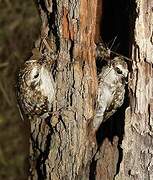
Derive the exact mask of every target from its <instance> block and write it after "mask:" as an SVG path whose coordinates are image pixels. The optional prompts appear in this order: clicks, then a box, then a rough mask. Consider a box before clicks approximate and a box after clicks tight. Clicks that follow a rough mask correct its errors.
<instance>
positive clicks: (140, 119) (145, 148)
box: [115, 0, 153, 180]
mask: <svg viewBox="0 0 153 180" xmlns="http://www.w3.org/2000/svg"><path fill="white" fill-rule="evenodd" d="M135 3H136V4H135V5H136V9H135V15H136V16H135V18H134V16H133V17H132V18H133V19H131V21H132V20H133V21H134V20H135V26H134V29H133V30H132V31H134V34H133V35H134V37H133V38H134V40H133V41H132V42H131V43H132V59H133V61H132V66H131V67H132V69H131V73H130V76H129V93H130V99H131V101H130V102H131V107H130V108H127V110H126V118H125V136H124V139H123V142H122V149H123V159H122V162H121V164H120V171H119V174H118V175H117V176H116V178H115V179H116V180H121V179H127V180H136V179H139V180H149V179H150V180H151V179H153V142H152V140H153V65H152V63H153V41H152V38H153V1H152V0H148V1H141V0H136V1H135Z"/></svg>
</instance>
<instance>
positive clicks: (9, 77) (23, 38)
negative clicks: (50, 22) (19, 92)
mask: <svg viewBox="0 0 153 180" xmlns="http://www.w3.org/2000/svg"><path fill="white" fill-rule="evenodd" d="M39 32H40V18H39V15H38V12H37V9H36V6H35V4H34V1H33V0H26V1H23V0H0V179H3V180H26V179H27V167H28V151H29V144H28V134H29V133H28V132H29V127H28V125H27V124H28V123H25V122H23V121H22V120H21V118H20V115H19V112H18V108H17V102H16V97H15V86H16V74H17V70H18V68H19V67H20V66H21V64H22V63H23V62H24V61H25V60H26V59H27V58H28V57H29V56H30V55H31V50H32V48H33V46H34V42H35V40H36V39H37V38H38V35H39Z"/></svg>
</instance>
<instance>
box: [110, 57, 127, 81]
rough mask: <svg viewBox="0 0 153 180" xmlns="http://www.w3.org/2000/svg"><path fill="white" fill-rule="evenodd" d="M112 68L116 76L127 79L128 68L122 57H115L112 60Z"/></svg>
mask: <svg viewBox="0 0 153 180" xmlns="http://www.w3.org/2000/svg"><path fill="white" fill-rule="evenodd" d="M112 66H113V68H114V70H115V72H116V74H117V75H119V76H121V77H123V78H127V76H128V66H127V63H126V62H125V60H124V58H122V57H115V58H114V59H113V60H112Z"/></svg>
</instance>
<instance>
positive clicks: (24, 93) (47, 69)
mask: <svg viewBox="0 0 153 180" xmlns="http://www.w3.org/2000/svg"><path fill="white" fill-rule="evenodd" d="M51 65H52V60H51V59H50V58H48V56H47V55H45V54H44V55H41V56H40V57H34V56H32V57H31V58H30V59H29V60H27V61H25V63H24V64H23V66H22V67H21V68H20V71H19V74H18V82H17V99H18V103H19V106H20V109H21V112H22V114H23V117H24V118H25V117H26V118H28V119H36V118H37V117H38V118H42V119H45V118H47V116H48V115H49V112H50V111H51V108H52V102H53V100H54V96H55V83H54V79H53V76H52V73H51Z"/></svg>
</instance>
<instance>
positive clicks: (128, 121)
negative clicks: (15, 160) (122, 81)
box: [29, 0, 153, 180]
mask: <svg viewBox="0 0 153 180" xmlns="http://www.w3.org/2000/svg"><path fill="white" fill-rule="evenodd" d="M102 2H103V1H100V0H90V1H86V0H78V1H77V0H71V1H69V0H67V1H66V0H60V1H58V0H37V1H36V4H37V6H38V9H39V12H40V15H41V18H42V29H41V39H45V42H47V43H46V48H47V49H50V50H51V51H52V49H53V51H54V53H55V54H56V55H57V61H55V63H54V66H53V67H54V68H53V74H54V80H55V83H56V97H55V99H54V102H53V113H52V114H51V117H50V118H48V119H46V120H41V119H38V120H36V121H31V144H30V157H31V158H30V166H31V169H30V175H29V179H32V180H35V179H40V180H41V179H47V180H75V179H76V180H88V179H90V180H94V179H97V180H112V179H116V180H123V179H125V180H128V179H130V180H132V179H133V180H134V179H135V180H137V179H139V180H148V179H153V160H152V157H153V146H152V136H153V128H152V127H153V114H152V112H153V87H152V83H153V72H152V61H153V60H152V53H153V40H152V39H153V37H152V36H153V32H152V31H153V30H152V29H153V26H152V22H153V10H152V7H153V4H151V3H152V0H148V1H142V0H136V1H134V0H131V1H129V0H127V1H125V2H126V3H127V5H128V6H129V7H130V8H131V9H132V11H133V12H135V13H131V17H130V21H131V22H130V21H129V22H130V28H131V29H130V33H131V34H130V35H131V38H130V44H131V47H132V48H131V49H132V52H131V54H132V61H129V63H128V64H129V70H130V74H129V83H128V92H129V94H130V107H128V108H127V105H124V106H123V107H122V108H121V112H122V113H119V115H115V116H114V117H113V118H112V119H110V120H108V121H107V122H106V123H105V124H103V125H102V126H101V127H100V128H99V129H98V131H96V130H93V128H92V120H93V117H94V108H95V107H94V105H95V100H96V89H97V74H96V63H95V42H98V41H99V40H100V35H102V34H105V33H103V32H101V30H102V28H101V21H102V17H103V16H105V14H107V13H106V12H105V14H103V13H102V12H103V11H102V10H103V8H102ZM105 2H106V1H105ZM128 3H129V4H128ZM130 5H132V6H130ZM129 7H128V8H129ZM104 8H105V7H104ZM130 8H129V9H130ZM107 9H108V7H107ZM105 11H106V10H105ZM105 21H107V20H106V19H105ZM109 22H110V26H109V27H111V23H113V22H111V21H109ZM129 22H127V23H129ZM104 25H105V24H104ZM112 28H113V27H112ZM104 29H105V31H106V28H104ZM110 29H111V28H109V29H108V34H107V36H109V32H110V31H111V30H110ZM132 32H133V33H132ZM118 33H120V32H118ZM123 34H124V33H123ZM113 37H114V36H113ZM104 39H107V38H105V37H104ZM38 42H39V41H38ZM128 45H129V44H128ZM36 46H38V47H39V46H40V44H39V43H37V44H36ZM48 46H50V47H48ZM126 47H128V46H126ZM123 48H124V47H123ZM121 49H122V48H121ZM125 101H127V99H125ZM126 108H127V109H126ZM125 109H126V116H125V122H124V111H125ZM121 115H122V117H121ZM115 118H116V119H115ZM112 120H113V121H112ZM122 140H123V141H122ZM121 144H122V145H121Z"/></svg>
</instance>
